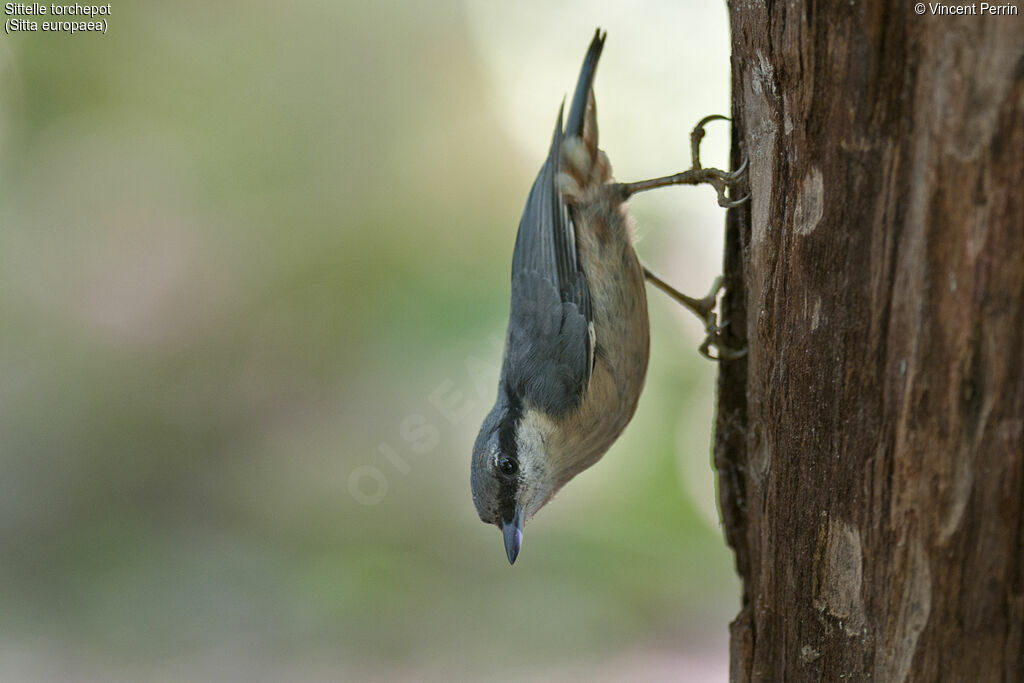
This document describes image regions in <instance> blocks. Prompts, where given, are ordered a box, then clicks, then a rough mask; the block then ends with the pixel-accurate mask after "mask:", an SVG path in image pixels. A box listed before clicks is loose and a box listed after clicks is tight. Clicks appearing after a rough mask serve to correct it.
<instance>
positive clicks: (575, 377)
mask: <svg viewBox="0 0 1024 683" xmlns="http://www.w3.org/2000/svg"><path fill="white" fill-rule="evenodd" d="M561 148H562V111H561V109H560V110H559V112H558V123H557V125H556V127H555V132H554V135H553V137H552V140H551V149H550V151H549V153H548V158H547V160H546V161H545V162H544V166H542V167H541V169H540V173H539V174H538V175H537V180H536V181H534V183H533V188H532V189H531V190H530V196H529V198H528V199H527V201H526V208H525V209H524V210H523V217H522V219H521V220H520V223H519V234H518V236H517V237H516V246H515V251H514V253H513V256H512V310H511V315H510V318H509V334H508V344H507V347H506V353H505V366H504V368H503V372H502V376H503V379H504V381H505V384H506V387H507V388H508V389H510V390H512V391H515V392H516V393H517V394H518V395H519V396H520V397H522V398H523V399H524V400H526V401H527V402H529V403H532V404H533V405H536V406H537V407H539V408H541V409H542V410H544V411H545V412H547V413H549V414H551V415H559V414H562V413H564V412H566V411H568V410H570V409H571V408H573V407H575V406H576V405H577V404H578V403H579V401H580V399H581V397H582V395H583V391H584V390H585V389H586V386H587V383H588V382H589V381H590V372H591V369H592V365H593V353H594V347H593V343H594V340H593V316H592V312H591V306H590V288H589V287H588V285H587V275H586V273H585V272H584V271H583V269H582V267H581V266H580V262H579V257H578V254H577V249H576V232H575V230H576V228H575V225H574V224H573V221H572V219H571V218H570V214H569V210H568V208H567V207H566V205H565V202H564V201H563V200H562V197H561V195H560V193H559V190H558V185H557V178H558V171H559V166H560V163H561Z"/></svg>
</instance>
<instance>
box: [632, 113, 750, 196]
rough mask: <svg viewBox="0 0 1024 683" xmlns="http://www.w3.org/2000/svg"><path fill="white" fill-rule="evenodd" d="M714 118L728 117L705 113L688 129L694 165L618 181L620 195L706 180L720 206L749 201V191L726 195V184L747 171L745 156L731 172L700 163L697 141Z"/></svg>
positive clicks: (729, 184) (728, 184)
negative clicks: (648, 177) (659, 175)
mask: <svg viewBox="0 0 1024 683" xmlns="http://www.w3.org/2000/svg"><path fill="white" fill-rule="evenodd" d="M716 120H723V121H728V120H729V119H728V118H727V117H725V116H721V115H720V114H713V115H711V116H705V117H704V118H703V119H701V120H700V121H698V122H697V125H696V126H695V127H694V129H693V132H691V133H690V155H691V160H692V164H693V165H692V166H691V168H690V169H689V170H686V171H683V172H682V173H676V174H675V175H670V176H665V177H662V178H654V179H652V180H641V181H640V182H636V183H620V184H619V185H617V186H616V187H617V189H618V191H619V193H620V194H621V197H622V199H623V200H625V199H628V198H629V197H631V196H632V195H634V194H636V193H637V192H644V191H646V190H653V189H655V188H658V187H666V186H668V185H701V184H706V185H711V186H712V187H713V188H715V192H716V193H718V205H719V206H721V207H724V208H727V209H731V208H734V207H737V206H740V205H741V204H743V203H745V202H748V201H750V195H749V194H748V195H746V196H745V197H741V198H740V199H732V198H731V197H730V196H729V195H728V190H729V187H730V186H731V185H732V184H733V183H735V182H736V181H737V180H739V179H740V178H742V177H743V175H744V174H745V173H746V172H747V166H748V164H747V160H746V159H744V160H743V163H742V164H740V167H739V168H738V169H736V170H735V171H731V172H730V171H723V170H721V169H717V168H704V167H703V166H701V163H700V142H701V140H702V139H703V138H704V125H705V124H706V123H708V122H709V121H716Z"/></svg>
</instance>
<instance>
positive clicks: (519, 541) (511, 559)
mask: <svg viewBox="0 0 1024 683" xmlns="http://www.w3.org/2000/svg"><path fill="white" fill-rule="evenodd" d="M501 533H502V535H503V536H504V537H505V554H507V555H508V563H509V564H515V563H516V557H518V556H519V547H520V546H521V545H523V509H522V508H521V507H519V506H518V505H517V506H516V512H515V514H514V515H513V516H512V520H511V521H509V522H505V521H502V523H501Z"/></svg>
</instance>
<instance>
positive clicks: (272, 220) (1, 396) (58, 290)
mask: <svg viewBox="0 0 1024 683" xmlns="http://www.w3.org/2000/svg"><path fill="white" fill-rule="evenodd" d="M5 18H6V17H5ZM598 25H600V26H601V27H602V28H605V29H607V30H608V33H609V37H608V43H607V47H606V49H605V53H604V57H603V63H602V65H601V68H600V70H599V73H598V78H597V84H596V92H597V98H598V107H599V112H600V116H599V119H600V122H601V134H602V147H603V148H604V149H605V150H607V152H608V154H609V156H610V158H611V160H612V163H613V165H614V166H615V169H616V175H617V176H618V177H619V178H621V179H624V180H639V179H643V178H646V177H652V176H656V175H663V174H666V173H672V172H676V171H679V170H683V169H684V168H685V167H687V166H688V165H689V149H688V134H689V130H690V128H691V127H692V125H693V123H695V122H696V120H697V119H699V118H700V117H702V116H704V115H705V114H709V113H728V78H729V72H728V68H729V67H728V31H727V26H726V12H725V7H724V4H722V5H719V4H717V3H707V2H704V1H702V0H694V1H692V2H683V3H679V2H668V1H666V2H638V3H629V4H628V5H627V4H626V3H614V2H610V1H606V2H597V3H594V2H587V3H584V2H571V3H551V2H545V3H542V2H539V1H537V0H531V1H530V2H520V3H514V4H513V3H509V4H508V6H501V5H499V4H498V3H489V2H485V1H484V0H476V1H472V0H467V1H463V2H446V3H430V4H428V3H414V2H373V3H370V2H348V3H327V2H296V3H276V2H265V1H260V2H245V3H242V2H237V1H236V2H230V1H228V2H219V3H216V4H214V3H207V2H179V3H156V2H151V3H117V2H114V3H112V15H111V16H110V18H109V32H108V34H107V35H90V34H76V35H74V36H70V35H67V34H44V33H22V34H18V35H3V36H0V281H2V283H3V286H2V287H0V316H2V321H3V322H2V327H0V584H2V586H0V680H3V681H22V680H26V681H93V680H95V681H179V680H211V681H212V680H216V681H221V680H223V681H235V680H237V681H285V680H287V681H333V680H371V681H372V680H381V681H384V680H388V681H391V680H408V681H414V680H453V679H462V680H498V681H504V680H576V679H579V680H621V679H630V680H690V681H704V680H708V681H714V680H725V677H726V675H727V673H726V672H727V661H726V660H727V624H728V621H729V620H730V619H731V617H732V616H733V615H734V614H735V613H736V611H737V609H738V606H739V585H738V581H737V579H736V578H735V576H734V572H733V567H732V556H731V554H730V553H729V552H728V551H727V549H726V547H725V543H724V540H723V538H722V534H721V532H720V529H719V525H718V518H717V513H716V511H715V502H714V500H715V499H714V496H715V493H714V479H713V475H712V470H711V466H710V455H709V453H710V438H711V426H710V425H711V419H712V406H713V400H714V399H713V382H714V376H715V371H716V369H715V366H714V365H713V364H712V363H708V362H707V361H704V360H703V359H701V358H700V357H699V356H698V355H697V353H696V350H695V349H696V346H697V344H698V343H699V342H700V339H701V330H700V327H699V325H698V323H697V322H696V321H695V320H691V319H689V318H688V317H687V315H688V314H686V313H685V312H684V311H681V310H680V309H679V308H678V307H677V306H676V305H675V304H673V303H672V302H671V301H670V300H668V299H667V298H665V297H664V296H662V295H661V294H659V293H658V292H657V291H656V290H651V291H650V293H649V297H650V308H651V317H652V355H651V364H650V371H649V376H648V383H647V389H646V390H645V394H644V396H643V397H642V399H641V402H640V406H639V409H638V412H637V415H636V418H635V419H634V420H633V422H632V424H631V425H630V427H629V428H628V429H627V431H626V433H625V434H624V435H623V437H622V438H621V439H620V440H619V442H618V443H617V444H616V445H615V446H614V448H613V449H612V450H611V451H610V452H609V453H608V455H607V456H605V458H604V459H603V460H602V461H601V462H600V463H599V465H598V466H596V467H595V468H593V469H592V470H589V471H588V472H586V473H584V474H583V475H581V476H580V477H579V478H577V479H576V480H575V481H573V482H572V484H571V485H569V486H568V487H567V488H566V489H565V490H564V491H563V492H562V493H560V494H559V496H558V497H557V498H556V500H555V501H553V502H552V503H551V504H550V505H549V506H548V507H547V508H545V509H544V510H543V511H542V512H541V514H539V515H538V516H537V518H536V519H534V520H533V521H532V522H531V523H530V524H529V525H528V526H527V529H526V534H525V541H524V546H523V552H522V554H521V555H520V559H519V561H518V562H517V564H516V566H515V567H514V568H510V567H509V566H508V563H507V561H506V559H505V553H504V550H503V547H502V543H501V536H500V532H498V531H497V530H496V529H494V528H493V527H487V526H484V525H483V524H481V523H480V522H479V520H478V519H477V517H476V513H475V511H474V508H473V505H472V502H471V499H470V494H469V454H470V449H471V447H472V443H473V439H474V437H475V435H476V430H477V428H478V427H479V424H480V420H481V419H482V418H483V415H484V414H485V413H486V412H487V410H488V409H489V407H490V404H491V402H492V401H493V398H494V392H495V387H496V382H497V373H498V363H499V360H500V352H501V350H500V340H501V338H502V335H503V332H504V325H505V320H506V316H507V311H508V288H509V276H508V273H509V265H510V260H511V250H512V244H513V241H514V239H515V228H516V226H517V225H518V220H519V213H520V211H521V209H522V202H523V201H524V199H525V196H526V193H527V191H528V189H529V186H530V184H531V182H532V180H533V176H534V174H535V173H536V171H537V169H538V167H539V164H540V162H541V160H542V158H543V156H544V153H545V151H546V149H547V146H548V143H549V136H550V130H551V126H552V124H553V122H554V118H555V114H556V112H557V108H558V104H559V102H560V101H561V98H562V97H563V96H564V95H565V94H566V93H571V89H572V87H573V85H574V83H575V79H576V75H577V72H578V68H579V63H580V61H581V59H582V57H583V53H584V51H585V49H586V47H587V44H588V42H589V40H590V37H591V35H592V33H593V30H594V28H595V27H596V26H598ZM709 133H710V134H709V138H708V141H707V142H706V144H705V152H704V161H705V164H706V165H716V166H723V165H724V164H726V160H727V139H728V130H727V126H725V125H722V126H721V127H720V128H717V129H710V130H709ZM633 214H634V217H635V218H636V220H637V223H638V229H639V232H640V234H641V236H642V239H641V242H640V245H639V250H640V252H641V254H642V256H643V257H644V258H645V259H647V260H648V261H649V262H650V263H651V264H652V265H653V266H654V267H655V269H656V270H658V271H660V272H661V273H662V274H663V275H665V276H666V277H667V278H668V279H669V280H670V281H672V282H674V283H677V285H678V286H680V288H682V289H684V291H689V292H691V293H703V291H704V290H705V289H706V287H707V286H708V284H709V283H710V281H711V279H712V277H713V276H714V275H715V274H716V273H717V271H718V270H719V265H720V260H721V257H720V254H721V230H722V225H723V214H722V212H721V210H720V209H718V208H717V206H716V205H715V201H714V193H713V191H712V190H711V189H709V188H706V187H704V188H686V189H680V190H666V191H663V192H660V193H651V194H650V195H649V196H648V195H643V196H640V197H638V198H637V199H636V200H635V201H634V203H633Z"/></svg>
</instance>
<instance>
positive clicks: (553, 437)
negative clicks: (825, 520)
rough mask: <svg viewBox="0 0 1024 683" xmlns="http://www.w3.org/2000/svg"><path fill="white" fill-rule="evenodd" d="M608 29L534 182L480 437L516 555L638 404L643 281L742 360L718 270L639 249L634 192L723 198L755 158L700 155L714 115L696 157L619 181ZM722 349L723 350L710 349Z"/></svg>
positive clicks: (486, 515)
mask: <svg viewBox="0 0 1024 683" xmlns="http://www.w3.org/2000/svg"><path fill="white" fill-rule="evenodd" d="M606 36H607V34H606V33H604V32H602V31H601V29H600V28H599V29H597V30H596V31H595V33H594V37H593V39H592V41H591V43H590V46H589V48H588V49H587V53H586V57H585V58H584V60H583V66H582V68H581V70H580V75H579V78H578V81H577V84H576V89H575V91H574V94H573V97H572V100H571V103H570V106H569V114H568V116H567V117H566V119H565V125H564V127H563V119H562V114H563V111H564V108H565V102H564V101H563V103H562V106H560V107H559V110H558V117H557V120H556V123H555V129H554V133H553V135H552V138H551V145H550V147H549V149H548V154H547V158H546V159H545V161H544V163H543V165H542V166H541V169H540V172H539V173H538V174H537V178H536V180H535V181H534V183H533V186H532V188H531V189H530V192H529V195H528V197H527V200H526V206H525V208H524V209H523V213H522V217H521V219H520V223H519V230H518V233H517V235H516V241H515V247H514V249H513V253H512V282H511V304H510V311H509V322H508V330H507V333H506V337H505V351H504V358H503V361H502V366H501V374H500V381H499V384H498V393H497V398H496V400H495V403H494V406H493V408H492V409H491V411H490V412H489V413H488V414H487V416H486V417H485V419H484V421H483V424H482V426H481V428H480V432H479V435H478V436H477V439H476V442H475V445H474V447H473V453H472V457H471V467H470V484H471V488H472V494H473V502H474V504H475V507H476V510H477V513H478V514H479V516H480V519H481V520H482V521H483V522H485V523H487V524H493V525H495V526H497V527H498V528H500V529H501V530H502V535H503V537H504V542H505V552H506V556H507V557H508V561H509V563H510V564H514V563H515V561H516V558H517V557H518V555H519V551H520V548H521V546H522V539H523V525H524V523H525V522H526V521H527V520H529V519H530V518H531V517H533V515H535V514H536V513H537V511H538V510H540V508H542V507H543V506H544V505H545V504H546V503H547V502H548V501H550V500H551V498H552V497H553V496H554V495H555V493H557V492H558V491H559V490H560V489H561V488H562V487H563V486H564V485H565V484H566V483H567V482H569V481H570V480H571V479H572V478H573V477H575V476H576V475H577V474H579V473H580V472H582V471H583V470H585V469H587V468H588V467H590V466H592V465H593V464H595V463H596V462H597V461H598V460H599V459H600V458H601V457H602V456H603V455H604V454H605V452H606V451H607V450H608V449H609V448H610V447H611V445H612V443H614V441H615V440H616V439H617V438H618V437H619V435H620V434H621V433H622V431H623V430H624V429H625V427H626V425H627V424H628V423H629V421H630V420H631V419H632V417H633V414H634V412H635V411H636V407H637V401H638V400H639V397H640V393H641V391H642V389H643V386H644V380H645V376H646V373H647V364H648V355H649V345H650V330H649V327H650V326H649V321H648V314H647V295H646V292H645V282H646V281H650V282H651V283H652V284H653V285H655V286H657V287H658V288H659V289H662V290H663V291H665V292H666V293H668V294H669V295H670V296H672V297H673V298H675V299H676V300H677V301H678V302H679V303H681V304H683V305H684V306H686V307H687V308H689V309H690V310H692V311H693V312H694V313H695V314H697V316H698V317H700V318H701V319H702V320H703V321H704V323H705V329H706V330H707V332H708V336H707V338H706V339H705V341H704V343H703V344H702V345H701V347H700V351H701V353H702V354H704V355H706V356H708V357H709V358H717V359H731V358H735V357H738V356H741V355H742V354H743V353H744V352H745V350H744V349H733V348H730V347H729V346H728V345H727V344H726V343H725V342H724V339H723V330H722V329H721V328H719V327H718V325H717V324H716V317H715V313H714V308H715V305H716V303H717V295H718V292H719V291H720V289H721V286H722V280H721V278H718V279H716V281H715V283H714V284H713V286H712V288H711V291H710V292H709V293H708V295H707V296H705V297H704V298H702V299H696V298H692V297H688V296H686V295H684V294H682V293H681V292H679V291H678V290H676V289H675V288H674V287H672V286H671V285H669V284H668V283H666V282H665V281H664V280H663V279H661V278H660V277H658V276H657V275H656V274H655V273H654V272H653V271H651V270H650V269H649V268H647V267H646V266H645V265H644V264H643V263H642V262H641V261H640V259H639V257H638V255H637V252H636V249H635V247H634V238H633V231H632V227H631V223H630V219H629V216H628V207H627V205H626V201H627V200H628V199H629V198H630V197H631V196H632V195H634V194H636V193H637V192H643V191H646V190H650V189H654V188H658V187H665V186H669V185H680V184H685V185H696V184H700V183H707V184H710V185H712V186H713V187H714V188H715V189H716V191H717V193H718V203H719V205H721V206H723V207H733V206H738V205H739V204H741V203H743V202H744V201H747V200H748V199H749V197H744V198H743V199H740V200H732V199H731V198H730V197H728V196H727V195H726V191H727V190H728V189H729V188H730V186H731V184H732V183H734V182H735V181H736V180H738V179H739V178H740V177H741V175H742V174H743V172H744V171H745V169H746V163H745V162H744V163H743V164H742V165H741V167H740V168H739V169H738V170H737V171H734V172H732V173H727V172H725V171H721V170H718V169H714V168H703V167H701V165H700V159H699V145H700V140H701V138H702V137H703V135H704V124H706V123H707V122H708V121H711V120H715V119H724V118H725V117H723V116H718V115H713V116H709V117H705V118H704V119H703V120H701V122H700V123H698V124H697V127H696V128H694V130H693V133H692V134H691V138H690V139H691V151H692V164H693V165H692V167H691V168H690V169H688V170H687V171H683V172H682V173H677V174H675V175H672V176H665V177H661V178H655V179H653V180H647V181H641V182H637V183H625V184H624V183H617V182H615V181H614V180H613V177H612V169H611V165H610V164H609V162H608V157H607V155H606V154H605V153H604V152H603V151H602V150H600V149H598V131H597V106H596V102H595V99H594V93H593V82H594V76H595V73H596V70H597V63H598V61H599V59H600V57H601V52H602V50H603V48H604V44H605V39H606ZM712 346H714V347H715V348H716V352H717V355H716V356H711V354H710V353H709V350H710V348H711V347H712Z"/></svg>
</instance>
